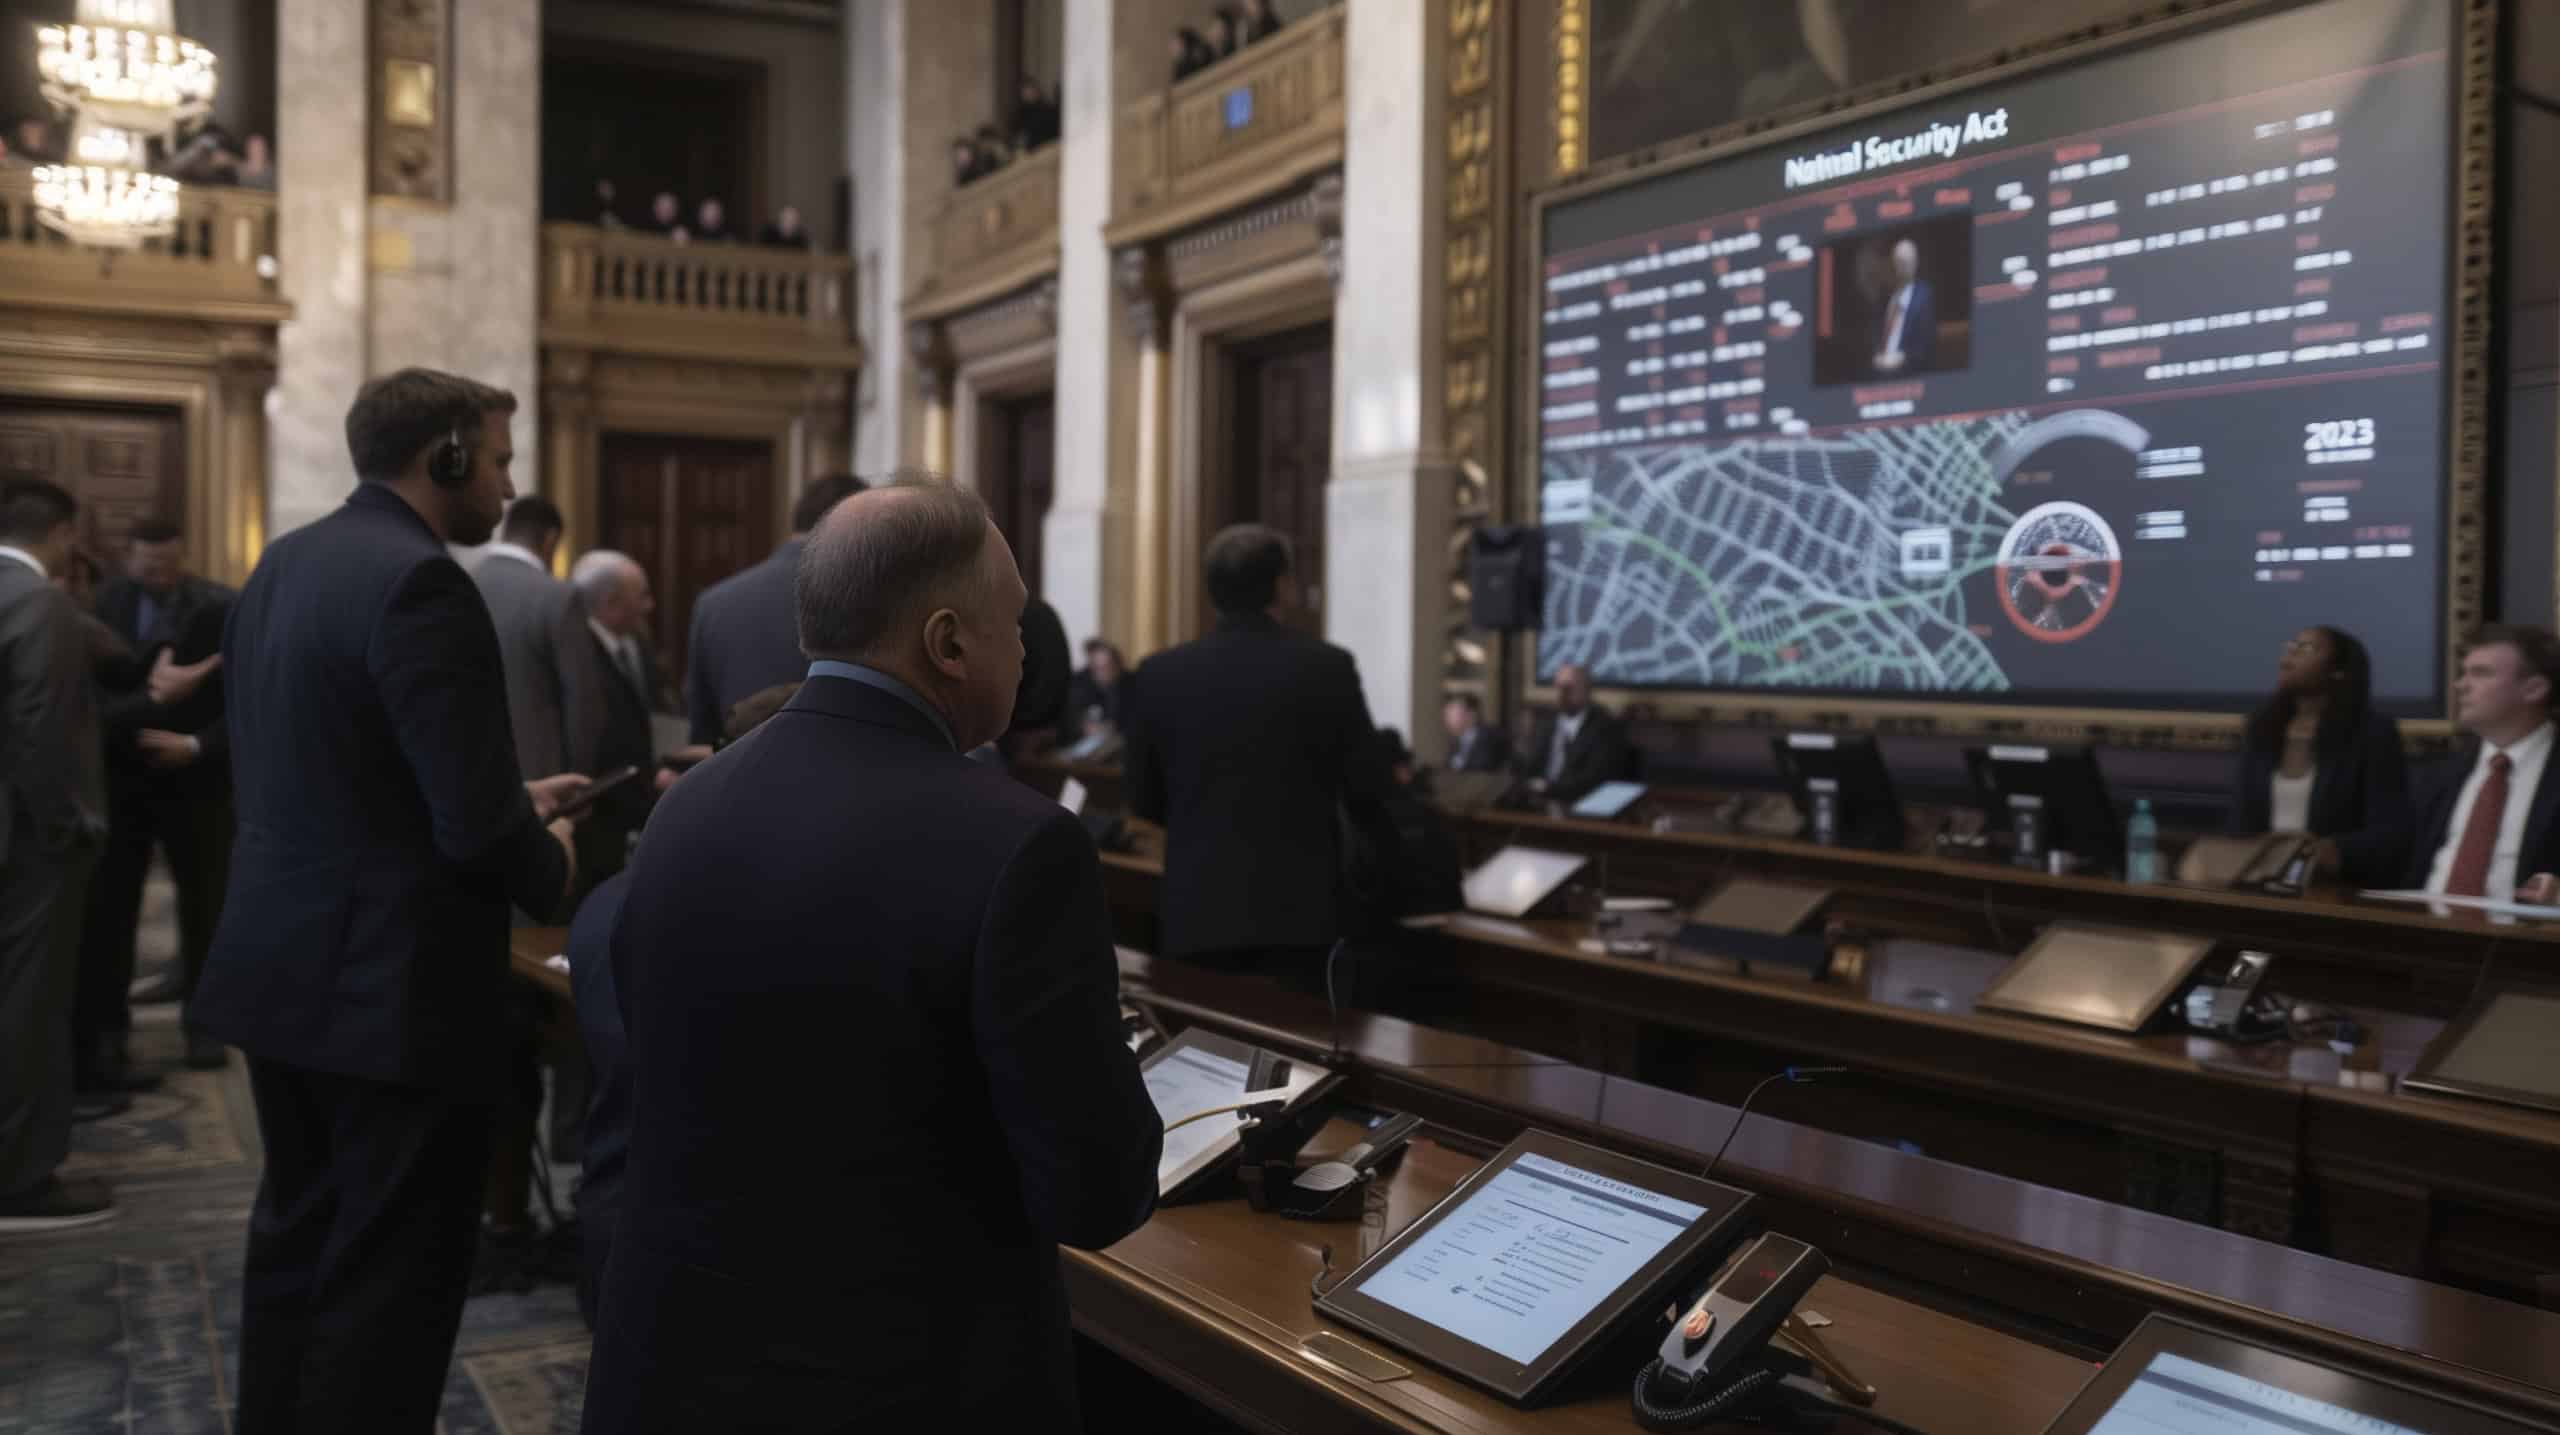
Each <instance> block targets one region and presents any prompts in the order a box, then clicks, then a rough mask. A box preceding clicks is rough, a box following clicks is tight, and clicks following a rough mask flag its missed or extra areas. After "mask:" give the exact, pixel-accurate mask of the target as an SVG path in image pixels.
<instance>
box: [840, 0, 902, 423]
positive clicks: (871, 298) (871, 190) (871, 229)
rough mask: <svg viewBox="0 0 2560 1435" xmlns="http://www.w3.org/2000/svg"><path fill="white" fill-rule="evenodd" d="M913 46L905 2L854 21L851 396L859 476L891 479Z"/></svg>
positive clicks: (869, 9)
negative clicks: (909, 48) (854, 345)
mask: <svg viewBox="0 0 2560 1435" xmlns="http://www.w3.org/2000/svg"><path fill="white" fill-rule="evenodd" d="M906 43H907V5H906V0H868V3H865V4H861V5H856V6H854V7H853V9H852V11H851V12H850V13H849V14H848V15H847V16H846V19H845V24H844V49H845V60H844V63H845V77H846V84H845V88H846V94H847V97H848V102H847V104H846V106H845V130H846V137H845V153H846V154H848V155H850V156H852V159H853V176H854V178H853V254H854V283H855V294H854V313H855V315H856V318H857V322H858V323H859V325H860V333H861V336H862V345H863V350H864V354H863V358H864V366H863V371H862V373H861V374H860V375H859V376H858V378H857V380H856V382H855V384H854V386H853V394H852V396H851V402H852V404H853V468H854V472H856V473H886V472H888V471H889V470H890V469H892V468H895V467H897V466H898V463H899V460H900V455H901V454H902V453H903V452H904V450H902V449H901V448H900V446H899V445H900V443H901V442H902V437H903V435H902V431H903V428H904V423H903V420H904V418H905V415H906V404H905V402H904V400H903V395H904V394H905V393H906V392H907V388H906V385H907V345H906V331H905V326H904V324H903V323H902V322H901V319H900V316H899V313H898V296H899V295H900V294H902V293H903V292H904V291H905V273H906V268H905V265H906V255H907V229H906V223H905V214H906V206H905V205H904V204H902V203H901V202H900V196H901V195H902V194H903V193H904V191H905V187H906V183H907V178H906V172H907V171H906V166H907V151H906V140H907V134H906V118H907V105H906V93H907V67H906V63H905V56H906Z"/></svg>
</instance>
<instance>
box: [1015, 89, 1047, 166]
mask: <svg viewBox="0 0 2560 1435" xmlns="http://www.w3.org/2000/svg"><path fill="white" fill-rule="evenodd" d="M1057 140H1058V102H1057V100H1056V99H1055V98H1054V97H1052V96H1051V95H1050V94H1049V93H1048V92H1047V91H1045V90H1043V89H1041V87H1040V82H1039V81H1038V80H1035V79H1033V78H1031V77H1030V76H1029V75H1025V76H1023V77H1022V83H1021V85H1020V87H1019V88H1018V89H1016V91H1015V92H1014V105H1013V147H1014V150H1015V151H1016V152H1017V153H1020V154H1029V153H1031V152H1032V151H1033V150H1035V149H1038V148H1040V147H1041V146H1042V145H1045V144H1055V143H1057Z"/></svg>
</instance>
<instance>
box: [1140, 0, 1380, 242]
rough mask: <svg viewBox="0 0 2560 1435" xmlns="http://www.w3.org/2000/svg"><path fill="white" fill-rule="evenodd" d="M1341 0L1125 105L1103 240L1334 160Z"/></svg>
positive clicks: (1182, 217)
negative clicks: (1168, 86) (1178, 81)
mask: <svg viewBox="0 0 2560 1435" xmlns="http://www.w3.org/2000/svg"><path fill="white" fill-rule="evenodd" d="M1343 23H1344V19H1343V6H1342V5H1341V4H1340V3H1337V4H1335V5H1333V6H1332V7H1331V8H1329V9H1325V10H1320V11H1317V12H1316V13H1315V14H1313V15H1310V16H1308V17H1307V18H1306V19H1304V20H1300V21H1298V22H1297V23H1295V24H1293V25H1290V26H1289V27H1288V28H1286V29H1284V30H1282V31H1280V32H1279V33H1278V34H1276V35H1273V36H1272V37H1271V38H1269V39H1267V40H1264V41H1262V42H1260V43H1259V44H1255V45H1249V46H1247V47H1245V48H1244V49H1242V50H1239V51H1237V52H1236V53H1235V54H1233V55H1230V56H1228V57H1227V58H1226V59H1223V60H1221V61H1219V62H1218V63H1217V64H1215V65H1213V66H1211V67H1210V68H1208V69H1206V70H1203V71H1201V72H1200V73H1199V74H1196V75H1193V76H1191V77H1190V78H1189V79H1186V80H1184V81H1182V82H1181V83H1180V84H1177V85H1174V86H1172V87H1171V88H1169V89H1167V90H1165V91H1163V92H1162V93H1160V94H1154V95H1149V96H1147V97H1146V98H1144V99H1141V100H1137V101H1133V102H1132V103H1130V104H1128V105H1126V106H1124V107H1122V109H1121V111H1120V117H1119V131H1118V133H1117V135H1115V136H1114V140H1113V156H1112V169H1111V173H1112V188H1113V193H1112V204H1111V228H1110V235H1109V238H1110V241H1111V243H1113V244H1114V245H1120V244H1126V243H1130V242H1133V241H1136V240H1140V239H1148V238H1153V237H1155V236H1157V235H1160V234H1165V233H1169V232H1171V231H1173V230H1176V229H1182V228H1186V227H1188V226H1190V225H1193V224H1196V223H1199V222H1200V221H1201V220H1204V219H1207V218H1209V217H1211V216H1213V215H1216V214H1219V213H1222V212H1224V211H1226V210H1229V209H1233V208H1236V207H1237V206H1239V205H1242V204H1248V203H1251V202H1252V201H1253V200H1255V199H1257V198H1260V197H1262V196H1264V195H1266V194H1272V193H1277V192H1279V191H1281V190H1285V189H1287V188H1288V187H1290V186H1291V185H1294V184H1296V183H1298V182H1300V181H1301V180H1304V179H1306V178H1307V177H1309V176H1311V175H1314V174H1317V173H1320V172H1322V171H1324V170H1327V169H1332V168H1336V167H1338V166H1340V165H1341V163H1342V135H1343V108H1342V47H1343Z"/></svg>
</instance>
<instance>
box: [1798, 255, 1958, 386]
mask: <svg viewBox="0 0 2560 1435" xmlns="http://www.w3.org/2000/svg"><path fill="white" fill-rule="evenodd" d="M1814 266H1815V268H1814V320H1813V325H1814V342H1813V381H1814V383H1815V384H1816V385H1818V386H1824V387H1828V386H1830V385H1833V384H1872V383H1879V382H1882V381H1885V380H1890V379H1899V378H1907V377H1911V376H1915V375H1919V374H1943V373H1947V372H1949V371H1951V370H1956V369H1961V368H1964V367H1965V366H1966V365H1967V364H1969V363H1971V362H1972V359H1973V216H1972V215H1971V214H1969V213H1968V214H1947V215H1940V216H1937V217H1935V218H1931V219H1923V220H1917V221H1914V222H1912V223H1909V224H1897V225H1894V226H1892V227H1890V228H1886V229H1870V230H1867V231H1865V232H1864V233H1861V234H1844V235H1842V236H1840V237H1839V238H1838V239H1835V240H1832V241H1831V242H1830V243H1829V244H1826V245H1824V246H1823V247H1822V249H1821V250H1820V251H1819V252H1818V253H1816V255H1815V256H1814Z"/></svg>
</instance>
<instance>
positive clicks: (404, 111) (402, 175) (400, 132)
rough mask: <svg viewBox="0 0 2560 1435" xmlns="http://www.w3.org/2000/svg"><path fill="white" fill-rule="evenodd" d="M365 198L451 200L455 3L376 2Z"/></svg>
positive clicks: (443, 0)
mask: <svg viewBox="0 0 2560 1435" xmlns="http://www.w3.org/2000/svg"><path fill="white" fill-rule="evenodd" d="M372 20H373V23H372V24H371V25H370V26H369V27H368V29H369V30H370V32H371V34H372V45H371V53H372V58H373V64H372V67H371V71H370V74H369V76H368V78H367V80H366V81H365V84H366V88H367V91H368V94H369V97H370V98H371V100H372V103H371V104H370V105H368V106H367V107H366V113H367V116H368V128H369V131H370V143H369V145H368V154H369V157H368V160H367V165H366V171H367V181H368V187H367V192H368V193H370V194H372V195H374V196H375V197H376V198H384V199H409V200H423V201H426V202H428V203H432V204H444V203H448V202H450V201H451V200H452V198H453V11H452V6H451V0H373V7H372Z"/></svg>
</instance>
